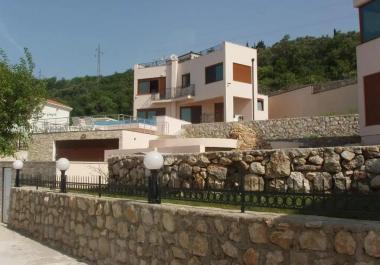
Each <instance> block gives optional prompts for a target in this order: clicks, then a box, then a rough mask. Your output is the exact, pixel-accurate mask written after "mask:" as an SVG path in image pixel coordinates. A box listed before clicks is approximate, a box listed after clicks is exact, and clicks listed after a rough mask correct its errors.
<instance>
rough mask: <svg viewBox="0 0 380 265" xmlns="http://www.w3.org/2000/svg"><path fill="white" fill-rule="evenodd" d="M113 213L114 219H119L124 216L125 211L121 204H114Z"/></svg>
mask: <svg viewBox="0 0 380 265" xmlns="http://www.w3.org/2000/svg"><path fill="white" fill-rule="evenodd" d="M112 213H113V217H115V218H119V217H122V216H123V211H122V209H121V205H120V203H117V202H112Z"/></svg>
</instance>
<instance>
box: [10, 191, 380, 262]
mask: <svg viewBox="0 0 380 265" xmlns="http://www.w3.org/2000/svg"><path fill="white" fill-rule="evenodd" d="M9 226H10V227H11V228H13V229H15V230H17V231H20V232H22V233H25V234H27V235H29V236H31V237H32V238H34V239H37V240H39V241H41V242H43V243H44V244H47V245H49V246H52V247H54V248H57V249H59V250H60V251H63V252H65V253H68V254H70V255H73V256H75V257H78V258H81V259H85V260H89V261H91V262H93V263H95V264H112V265H114V264H115V265H118V264H132V265H147V264H152V265H161V264H170V265H179V264H187V265H200V264H211V265H230V264H231V265H232V264H245V265H256V264H260V265H275V264H283V265H290V264H291V265H308V264H315V265H319V264H320V265H329V264H346V265H375V264H379V262H380V259H379V258H380V223H379V222H369V221H353V220H345V219H333V218H324V217H316V216H295V215H294V216H285V215H275V214H261V213H260V214H254V213H246V214H240V213H238V212H233V211H225V210H212V209H201V208H192V207H186V206H183V207H179V206H171V205H149V204H145V203H139V202H133V201H128V200H118V199H97V198H96V197H89V196H80V195H77V194H75V195H74V194H59V193H52V192H44V191H41V190H39V191H35V190H33V191H32V190H26V189H18V188H14V189H13V192H12V205H11V213H10V223H9Z"/></svg>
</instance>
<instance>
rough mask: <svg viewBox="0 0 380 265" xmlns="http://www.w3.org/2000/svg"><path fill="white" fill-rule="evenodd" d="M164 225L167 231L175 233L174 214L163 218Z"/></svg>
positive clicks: (164, 215)
mask: <svg viewBox="0 0 380 265" xmlns="http://www.w3.org/2000/svg"><path fill="white" fill-rule="evenodd" d="M162 224H163V225H164V228H165V230H166V231H169V232H174V231H175V222H174V218H173V215H172V214H170V213H164V214H163V216H162Z"/></svg>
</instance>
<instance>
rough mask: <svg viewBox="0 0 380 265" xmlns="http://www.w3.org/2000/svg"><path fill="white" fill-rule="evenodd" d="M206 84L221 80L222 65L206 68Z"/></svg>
mask: <svg viewBox="0 0 380 265" xmlns="http://www.w3.org/2000/svg"><path fill="white" fill-rule="evenodd" d="M205 72H206V73H205V74H206V84H209V83H212V82H217V81H221V80H223V63H218V64H215V65H211V66H208V67H206V71H205Z"/></svg>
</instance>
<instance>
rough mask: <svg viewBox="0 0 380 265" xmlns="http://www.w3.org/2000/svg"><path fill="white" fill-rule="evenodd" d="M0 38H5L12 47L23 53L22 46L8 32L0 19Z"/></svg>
mask: <svg viewBox="0 0 380 265" xmlns="http://www.w3.org/2000/svg"><path fill="white" fill-rule="evenodd" d="M0 38H3V39H5V40H7V41H8V42H9V43H10V44H11V45H13V47H14V48H16V49H17V50H19V51H20V52H21V53H24V48H23V47H22V46H21V45H20V44H19V43H18V42H17V41H16V39H15V38H13V36H12V35H11V34H10V33H9V31H8V29H7V26H6V25H5V24H4V22H2V21H1V20H0Z"/></svg>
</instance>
